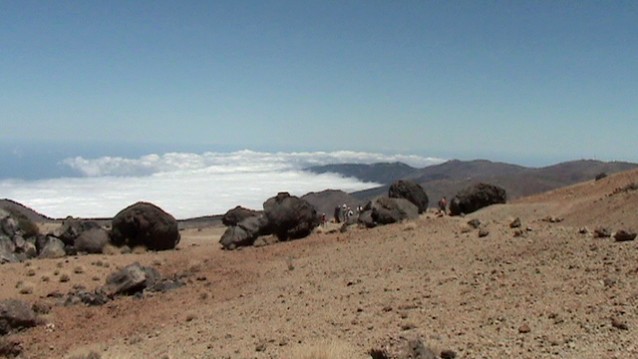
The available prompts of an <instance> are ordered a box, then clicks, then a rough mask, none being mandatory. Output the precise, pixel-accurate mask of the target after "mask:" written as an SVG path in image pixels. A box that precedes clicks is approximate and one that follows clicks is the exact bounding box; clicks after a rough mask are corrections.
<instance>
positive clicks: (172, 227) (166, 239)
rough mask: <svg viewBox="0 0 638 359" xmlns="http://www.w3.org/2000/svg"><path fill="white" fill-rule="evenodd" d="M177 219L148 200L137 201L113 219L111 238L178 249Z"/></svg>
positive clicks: (115, 241) (119, 243)
mask: <svg viewBox="0 0 638 359" xmlns="http://www.w3.org/2000/svg"><path fill="white" fill-rule="evenodd" d="M180 238H181V237H180V234H179V230H178V226H177V220H175V218H174V217H173V216H172V215H170V214H168V213H166V212H164V210H162V209H161V208H159V207H157V206H156V205H154V204H152V203H148V202H137V203H135V204H133V205H131V206H129V207H126V208H125V209H123V210H122V211H120V212H119V213H118V214H117V215H115V217H114V218H113V221H112V229H111V242H112V243H113V244H115V245H117V246H122V245H127V246H129V247H131V248H132V247H135V246H138V245H143V246H146V248H148V249H150V250H157V251H161V250H167V249H174V248H175V247H176V246H177V244H178V243H179V241H180Z"/></svg>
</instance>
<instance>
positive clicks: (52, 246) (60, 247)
mask: <svg viewBox="0 0 638 359" xmlns="http://www.w3.org/2000/svg"><path fill="white" fill-rule="evenodd" d="M45 238H46V240H45V242H44V245H43V247H42V249H41V250H40V254H39V255H38V257H39V258H61V257H64V256H66V251H65V249H64V243H62V241H61V240H60V239H58V238H56V237H53V236H46V237H45Z"/></svg>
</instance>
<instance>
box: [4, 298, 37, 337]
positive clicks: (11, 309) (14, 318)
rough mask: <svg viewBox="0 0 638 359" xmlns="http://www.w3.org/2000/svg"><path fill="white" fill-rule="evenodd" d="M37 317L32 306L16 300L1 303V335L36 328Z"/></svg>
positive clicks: (6, 300)
mask: <svg viewBox="0 0 638 359" xmlns="http://www.w3.org/2000/svg"><path fill="white" fill-rule="evenodd" d="M37 324H38V321H37V316H36V314H35V312H34V311H33V309H32V307H31V305H29V304H27V303H25V302H23V301H21V300H15V299H5V300H3V301H0V335H5V334H7V333H10V332H13V331H17V330H21V329H24V328H31V327H35V326H36V325H37Z"/></svg>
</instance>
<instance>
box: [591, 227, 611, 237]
mask: <svg viewBox="0 0 638 359" xmlns="http://www.w3.org/2000/svg"><path fill="white" fill-rule="evenodd" d="M594 237H596V238H609V237H611V230H610V229H609V228H606V227H598V228H596V229H594Z"/></svg>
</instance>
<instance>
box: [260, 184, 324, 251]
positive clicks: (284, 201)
mask: <svg viewBox="0 0 638 359" xmlns="http://www.w3.org/2000/svg"><path fill="white" fill-rule="evenodd" d="M264 216H265V217H266V219H267V220H268V227H269V230H270V232H271V233H273V234H275V235H276V236H277V238H279V240H280V241H286V240H289V239H298V238H303V237H306V236H308V235H309V234H310V233H312V230H313V229H315V228H316V227H317V226H319V224H321V218H320V217H319V216H318V215H317V211H316V210H315V208H314V207H313V206H312V205H311V204H310V203H308V202H307V201H305V200H303V199H300V198H299V197H296V196H291V195H290V194H289V193H287V192H280V193H278V194H277V196H275V197H272V198H269V199H268V200H267V201H266V202H264Z"/></svg>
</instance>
